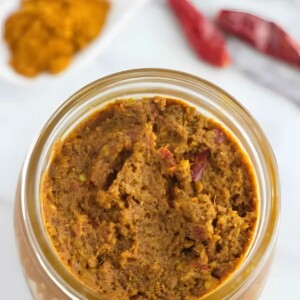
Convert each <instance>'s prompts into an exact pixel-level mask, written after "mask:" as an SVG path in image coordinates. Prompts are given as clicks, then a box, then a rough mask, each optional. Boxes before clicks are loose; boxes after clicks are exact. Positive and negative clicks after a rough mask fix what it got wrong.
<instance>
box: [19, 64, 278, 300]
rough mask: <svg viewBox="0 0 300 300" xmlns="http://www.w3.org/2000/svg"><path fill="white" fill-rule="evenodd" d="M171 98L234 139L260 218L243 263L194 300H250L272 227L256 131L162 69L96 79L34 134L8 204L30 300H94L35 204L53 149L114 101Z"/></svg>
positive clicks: (273, 191)
mask: <svg viewBox="0 0 300 300" xmlns="http://www.w3.org/2000/svg"><path fill="white" fill-rule="evenodd" d="M154 95H159V96H166V97H172V98H177V99H181V100H183V101H185V102H186V103H188V104H190V105H192V106H195V107H196V109H197V110H198V111H199V112H201V113H203V114H204V115H206V116H208V117H211V118H213V119H215V120H216V121H217V122H219V123H221V124H222V125H223V126H224V127H225V128H227V130H228V131H230V132H231V134H232V135H233V136H234V137H235V138H236V140H237V141H238V142H239V144H240V145H241V147H242V148H243V149H244V151H245V152H246V154H247V155H248V157H249V161H250V163H251V164H252V166H253V169H254V172H255V176H256V183H257V190H258V199H259V201H258V203H259V205H258V206H259V217H258V223H257V228H256V231H255V234H254V238H253V241H252V243H251V245H250V247H249V249H248V251H247V253H246V255H245V257H244V260H243V262H242V263H241V264H240V265H239V267H238V268H237V269H236V270H235V271H234V273H233V274H232V275H231V276H230V277H229V278H228V279H227V280H226V281H225V282H224V283H223V284H222V285H221V286H220V287H219V288H218V289H216V290H214V291H213V292H212V293H211V294H208V295H206V296H204V297H202V298H201V299H205V300H208V299H251V300H253V299H256V298H257V297H258V295H259V293H260V292H261V289H262V287H263V285H264V282H265V279H266V274H267V272H268V269H269V267H270V264H271V260H272V253H273V250H274V245H275V242H276V237H277V233H278V223H279V210H280V192H279V179H278V173H277V166H276V161H275V158H274V155H273V153H272V150H271V147H270V145H269V143H268V141H267V139H266V137H265V135H264V133H263V132H262V130H261V128H260V127H259V125H258V124H257V123H256V121H255V120H254V119H253V118H252V117H251V115H250V114H249V113H248V112H247V111H246V110H245V108H244V107H242V106H241V105H240V104H239V103H238V102H237V101H236V100H235V99H234V98H233V97H232V96H231V95H229V94H228V93H226V92H225V91H223V90H222V89H220V88H219V87H217V86H215V85H213V84H212V83H210V82H208V81H205V80H203V79H200V78H198V77H195V76H192V75H189V74H186V73H181V72H176V71H170V70H161V69H138V70H130V71H125V72H121V73H117V74H114V75H110V76H107V77H104V78H102V79H99V80H97V81H95V82H93V83H91V84H89V85H87V86H86V87H84V88H83V89H81V90H80V91H78V92H77V93H75V94H74V95H73V96H71V97H70V98H69V99H68V100H67V101H66V102H65V103H64V104H62V105H61V106H60V107H59V108H58V109H57V111H56V112H55V113H54V114H53V115H52V117H51V118H50V119H49V120H48V121H47V122H46V124H45V125H44V127H43V128H42V129H41V131H40V132H39V133H38V135H37V137H36V139H35V141H34V143H33V145H32V147H31V149H30V150H29V153H28V155H27V158H26V160H25V162H24V165H23V169H22V173H21V176H20V180H19V184H18V189H17V194H16V205H15V232H16V239H17V241H18V247H19V253H20V259H21V263H22V265H23V269H24V273H25V276H26V278H27V281H28V284H29V287H30V289H31V291H32V294H33V296H34V297H35V298H36V299H43V300H56V299H59V300H64V299H101V297H99V296H97V295H96V294H95V293H93V292H91V291H90V290H88V289H87V288H86V287H84V286H83V285H82V284H81V283H80V282H79V281H77V280H76V279H75V278H74V277H73V276H72V275H71V274H70V273H69V272H68V271H67V270H66V268H65V267H64V266H63V265H62V263H61V262H60V260H59V258H58V257H57V256H56V254H55V252H54V250H53V248H52V246H51V243H50V240H49V239H48V236H47V234H46V231H45V228H44V225H43V220H42V214H41V203H40V196H39V194H40V184H41V177H42V174H43V172H44V171H45V168H47V165H48V163H49V159H50V156H51V151H52V149H53V145H54V143H55V142H56V141H57V140H58V139H63V138H64V137H65V136H66V135H67V134H68V133H69V132H70V131H71V130H72V129H73V128H74V127H75V126H76V125H77V124H78V123H79V122H81V121H82V120H83V119H85V118H86V117H87V116H88V115H89V114H90V113H92V112H93V111H94V110H99V109H100V108H101V107H103V106H104V105H106V104H107V103H109V102H111V101H114V100H115V99H117V98H140V97H143V96H154Z"/></svg>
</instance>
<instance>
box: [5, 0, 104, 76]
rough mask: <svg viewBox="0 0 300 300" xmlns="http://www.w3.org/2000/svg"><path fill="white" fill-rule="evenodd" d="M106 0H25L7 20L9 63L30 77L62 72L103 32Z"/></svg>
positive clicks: (17, 70)
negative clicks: (77, 54) (76, 55)
mask: <svg viewBox="0 0 300 300" xmlns="http://www.w3.org/2000/svg"><path fill="white" fill-rule="evenodd" d="M109 6H110V5H109V2H108V1H107V0H25V1H21V2H20V7H19V9H18V10H17V11H15V12H14V13H13V14H12V15H11V16H10V17H8V19H7V20H6V22H5V29H4V38H5V40H6V42H7V44H8V47H9V50H10V51H11V58H10V64H11V66H12V67H13V68H14V69H15V71H16V72H18V73H20V74H21V75H24V76H27V77H34V76H36V75H38V74H40V73H43V72H47V73H51V74H56V73H59V72H60V71H62V70H64V69H65V68H66V67H67V66H68V65H69V64H70V62H71V60H72V58H73V56H74V55H75V54H76V53H77V52H78V51H80V50H81V49H83V48H85V47H86V46H87V45H88V44H89V43H91V41H92V40H94V39H95V38H96V37H97V36H98V35H99V33H100V31H101V29H102V27H103V25H104V23H105V20H106V17H107V14H108V11H109Z"/></svg>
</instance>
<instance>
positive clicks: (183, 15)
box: [168, 0, 230, 67]
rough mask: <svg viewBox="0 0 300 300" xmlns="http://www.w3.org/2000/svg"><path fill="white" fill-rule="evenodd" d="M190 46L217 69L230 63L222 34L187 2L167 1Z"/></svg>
mask: <svg viewBox="0 0 300 300" xmlns="http://www.w3.org/2000/svg"><path fill="white" fill-rule="evenodd" d="M168 3H169V5H170V7H171V8H172V9H173V11H174V13H175V15H176V16H177V17H178V19H179V21H180V23H181V26H182V28H183V31H184V33H185V35H186V38H187V40H188V41H189V43H190V45H191V46H192V47H193V49H194V50H195V51H196V53H197V54H198V56H199V57H201V58H202V59H204V60H205V61H207V62H209V63H210V64H212V65H215V66H218V67H224V66H226V65H228V64H229V63H230V57H229V54H228V51H227V47H226V41H225V38H224V35H223V33H222V32H221V31H220V30H219V29H218V28H217V27H216V26H215V25H214V24H213V23H212V22H211V21H209V20H208V19H207V18H205V17H204V16H203V15H202V14H201V13H200V11H198V10H197V9H196V8H195V7H194V6H193V5H192V4H191V3H190V2H189V1H188V0H168Z"/></svg>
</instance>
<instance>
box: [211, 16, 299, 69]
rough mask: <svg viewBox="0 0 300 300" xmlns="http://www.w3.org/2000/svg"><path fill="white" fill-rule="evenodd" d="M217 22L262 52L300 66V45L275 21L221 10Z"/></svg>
mask: <svg viewBox="0 0 300 300" xmlns="http://www.w3.org/2000/svg"><path fill="white" fill-rule="evenodd" d="M217 23H218V24H219V25H220V27H221V28H222V29H224V30H225V31H227V32H229V33H231V34H233V35H236V36H237V37H239V38H241V39H243V40H244V41H246V42H248V43H249V44H251V45H252V46H253V47H255V48H256V49H258V50H259V51H260V52H263V53H265V54H267V55H269V56H272V57H275V58H277V59H280V60H283V61H285V62H288V63H290V64H292V65H294V66H297V67H300V45H299V44H297V42H296V41H295V40H293V38H292V37H291V36H289V34H288V33H287V32H285V31H284V30H283V29H282V28H281V27H280V26H278V25H277V24H275V23H274V22H270V21H267V20H265V19H262V18H260V17H257V16H255V15H253V14H249V13H245V12H239V11H232V10H221V11H220V12H219V14H218V17H217Z"/></svg>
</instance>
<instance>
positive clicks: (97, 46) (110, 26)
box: [0, 0, 148, 86]
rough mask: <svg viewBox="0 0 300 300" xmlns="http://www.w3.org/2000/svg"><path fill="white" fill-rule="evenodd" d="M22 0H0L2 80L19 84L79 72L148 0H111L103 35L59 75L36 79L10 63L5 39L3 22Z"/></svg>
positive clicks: (53, 78) (0, 64) (80, 53)
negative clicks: (18, 71)
mask: <svg viewBox="0 0 300 300" xmlns="http://www.w3.org/2000/svg"><path fill="white" fill-rule="evenodd" d="M20 1H21V0H5V1H4V2H3V3H1V2H2V1H0V33H1V38H0V80H5V81H9V82H11V83H14V84H16V85H22V86H24V85H27V86H28V85H32V84H34V85H44V84H47V83H49V81H51V82H53V81H60V80H62V79H63V78H65V77H67V76H68V75H70V74H71V73H72V74H74V73H75V72H78V71H80V70H81V69H82V68H83V67H84V66H86V65H87V64H89V63H91V62H92V61H93V60H94V59H95V58H96V57H98V56H99V55H101V53H102V52H103V51H104V49H105V48H106V47H107V46H108V45H109V44H110V43H111V41H112V40H113V38H114V37H115V36H116V35H117V34H118V33H119V32H120V31H121V30H122V28H124V26H125V24H126V23H127V22H128V21H129V20H130V18H131V17H132V16H133V15H134V14H135V13H136V12H137V10H138V9H139V8H141V7H142V5H144V4H145V3H146V2H147V1H148V0H110V2H111V9H110V12H109V15H108V19H107V21H106V23H105V25H104V28H103V30H102V32H101V34H100V35H99V36H98V37H97V38H96V39H95V40H94V41H93V42H92V43H91V44H90V45H89V46H88V47H87V48H85V49H83V50H82V51H80V52H79V53H78V54H76V55H75V56H74V58H73V60H72V62H71V64H70V65H69V66H68V68H66V69H65V70H64V71H62V72H61V73H59V74H57V75H50V74H41V75H38V76H36V77H34V78H27V77H24V76H22V75H20V74H18V73H16V72H15V71H14V69H13V68H12V67H11V66H10V65H9V55H10V53H9V49H8V48H7V45H6V42H5V41H4V38H3V32H4V30H3V29H4V23H5V20H6V19H7V17H8V16H9V15H10V14H11V13H12V12H13V11H15V10H16V9H17V7H18V6H19V3H20Z"/></svg>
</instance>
